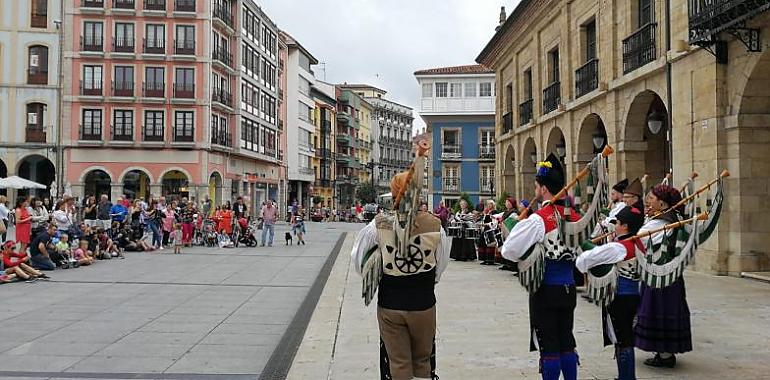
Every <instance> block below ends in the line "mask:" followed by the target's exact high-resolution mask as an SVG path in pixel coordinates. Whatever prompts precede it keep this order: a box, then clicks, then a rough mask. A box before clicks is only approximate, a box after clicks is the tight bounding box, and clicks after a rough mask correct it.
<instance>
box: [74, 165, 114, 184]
mask: <svg viewBox="0 0 770 380" xmlns="http://www.w3.org/2000/svg"><path fill="white" fill-rule="evenodd" d="M95 170H101V171H103V172H104V173H106V174H107V175H108V176H109V177H110V178H115V176H114V175H113V174H112V171H110V170H109V169H107V168H106V167H104V166H101V165H94V166H89V167H88V168H86V170H83V172H82V173H80V178H78V180H79V181H80V182H81V183H83V182H85V181H86V177H87V176H88V174H89V173H90V172H92V171H95Z"/></svg>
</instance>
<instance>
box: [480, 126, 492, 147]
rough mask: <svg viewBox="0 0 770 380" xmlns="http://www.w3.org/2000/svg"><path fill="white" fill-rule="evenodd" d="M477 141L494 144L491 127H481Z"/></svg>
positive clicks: (482, 143)
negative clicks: (479, 137)
mask: <svg viewBox="0 0 770 380" xmlns="http://www.w3.org/2000/svg"><path fill="white" fill-rule="evenodd" d="M479 141H481V145H485V146H489V145H495V131H494V130H492V129H482V130H481V139H480V140H479Z"/></svg>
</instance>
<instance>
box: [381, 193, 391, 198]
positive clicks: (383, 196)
mask: <svg viewBox="0 0 770 380" xmlns="http://www.w3.org/2000/svg"><path fill="white" fill-rule="evenodd" d="M380 198H393V194H392V193H385V194H382V195H380Z"/></svg>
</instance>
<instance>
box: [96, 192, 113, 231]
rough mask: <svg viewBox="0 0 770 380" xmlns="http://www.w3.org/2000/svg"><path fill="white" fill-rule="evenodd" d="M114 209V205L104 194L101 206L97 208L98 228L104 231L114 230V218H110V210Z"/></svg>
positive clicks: (100, 202) (100, 201)
mask: <svg viewBox="0 0 770 380" xmlns="http://www.w3.org/2000/svg"><path fill="white" fill-rule="evenodd" d="M111 209H112V203H111V202H110V198H109V197H108V196H107V194H102V197H101V199H100V200H99V205H98V206H97V207H96V218H97V219H99V222H98V223H97V227H101V228H104V229H110V228H112V218H111V217H110V210H111Z"/></svg>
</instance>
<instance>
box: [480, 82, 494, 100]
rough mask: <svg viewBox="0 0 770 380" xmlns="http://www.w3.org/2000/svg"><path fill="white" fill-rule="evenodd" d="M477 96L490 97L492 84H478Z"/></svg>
mask: <svg viewBox="0 0 770 380" xmlns="http://www.w3.org/2000/svg"><path fill="white" fill-rule="evenodd" d="M479 96H481V97H489V96H492V82H481V83H479Z"/></svg>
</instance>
